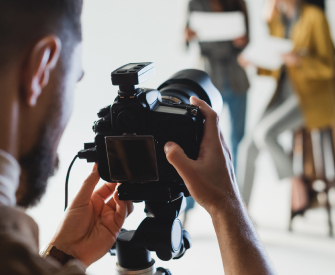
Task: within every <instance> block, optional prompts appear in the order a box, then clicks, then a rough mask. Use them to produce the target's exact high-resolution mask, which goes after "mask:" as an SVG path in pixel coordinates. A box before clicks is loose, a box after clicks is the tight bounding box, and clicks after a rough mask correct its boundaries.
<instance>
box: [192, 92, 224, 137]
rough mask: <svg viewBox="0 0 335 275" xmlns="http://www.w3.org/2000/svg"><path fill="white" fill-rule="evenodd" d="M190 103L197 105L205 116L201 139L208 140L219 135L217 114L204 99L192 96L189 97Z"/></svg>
mask: <svg viewBox="0 0 335 275" xmlns="http://www.w3.org/2000/svg"><path fill="white" fill-rule="evenodd" d="M191 104H193V105H195V106H198V107H199V109H200V111H201V113H202V115H203V116H204V118H205V125H204V136H203V140H205V141H210V140H213V138H217V137H219V127H218V125H219V115H218V114H217V113H216V112H215V111H214V110H213V109H212V108H211V107H210V106H209V105H208V104H207V103H206V102H205V101H202V100H200V99H198V98H196V97H194V96H192V97H191Z"/></svg>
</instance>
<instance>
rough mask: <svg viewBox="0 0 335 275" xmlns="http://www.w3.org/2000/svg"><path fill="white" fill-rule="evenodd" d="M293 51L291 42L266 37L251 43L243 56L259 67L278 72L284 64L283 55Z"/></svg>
mask: <svg viewBox="0 0 335 275" xmlns="http://www.w3.org/2000/svg"><path fill="white" fill-rule="evenodd" d="M292 50H293V43H292V41H291V40H289V39H283V38H278V37H273V36H266V37H263V38H261V39H257V40H255V41H253V42H251V43H250V44H249V45H248V46H247V47H246V49H245V50H244V51H243V56H244V59H246V60H247V61H249V62H250V63H252V64H254V65H255V66H257V67H260V68H264V69H269V70H276V69H279V68H280V67H281V66H282V65H283V64H284V62H283V58H282V55H283V54H286V53H290V52H291V51H292Z"/></svg>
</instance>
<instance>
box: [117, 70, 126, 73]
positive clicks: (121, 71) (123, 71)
mask: <svg viewBox="0 0 335 275" xmlns="http://www.w3.org/2000/svg"><path fill="white" fill-rule="evenodd" d="M126 72H127V70H119V71H117V73H118V74H121V73H126Z"/></svg>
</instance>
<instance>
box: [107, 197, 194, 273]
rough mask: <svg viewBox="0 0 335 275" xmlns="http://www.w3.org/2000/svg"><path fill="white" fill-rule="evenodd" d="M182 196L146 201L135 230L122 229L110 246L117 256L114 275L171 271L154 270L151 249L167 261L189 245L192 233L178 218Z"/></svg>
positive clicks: (181, 206) (177, 256)
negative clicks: (140, 220)
mask: <svg viewBox="0 0 335 275" xmlns="http://www.w3.org/2000/svg"><path fill="white" fill-rule="evenodd" d="M183 199H184V197H183V196H182V197H180V198H178V199H176V200H174V201H172V202H161V201H159V202H154V201H146V202H145V210H144V212H145V213H146V214H147V218H145V219H144V220H143V221H142V223H141V224H140V225H139V227H138V228H137V230H133V231H127V230H122V231H121V232H120V234H119V236H118V238H117V240H116V243H115V246H114V247H113V248H112V249H111V250H110V253H111V254H112V255H116V256H117V264H116V274H117V275H128V274H129V275H171V273H170V271H169V270H166V269H164V268H158V269H157V270H156V268H155V260H153V259H152V258H151V255H150V252H151V251H154V252H156V255H157V257H158V258H159V259H161V260H163V261H169V260H171V259H179V258H181V257H182V256H183V255H184V254H185V252H186V250H187V249H189V248H190V247H191V237H190V235H189V233H188V232H187V231H186V230H183V228H182V225H181V222H180V220H179V219H178V218H177V217H178V215H179V213H180V212H181V211H182V210H183V209H184V207H185V206H184V204H185V200H183ZM183 201H184V203H183Z"/></svg>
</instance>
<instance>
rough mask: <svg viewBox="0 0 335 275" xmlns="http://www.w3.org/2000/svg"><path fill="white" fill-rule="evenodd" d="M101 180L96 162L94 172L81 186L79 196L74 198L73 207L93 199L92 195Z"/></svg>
mask: <svg viewBox="0 0 335 275" xmlns="http://www.w3.org/2000/svg"><path fill="white" fill-rule="evenodd" d="M99 180H100V175H99V172H98V165H97V164H94V166H93V170H92V173H91V174H90V175H89V176H88V177H87V179H86V180H85V181H84V183H83V186H82V187H81V189H80V190H79V192H78V194H77V196H76V197H75V199H74V200H73V203H72V205H71V207H78V206H81V205H85V204H87V203H89V202H90V200H91V196H92V193H93V191H94V188H95V186H96V185H97V184H98V182H99Z"/></svg>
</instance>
